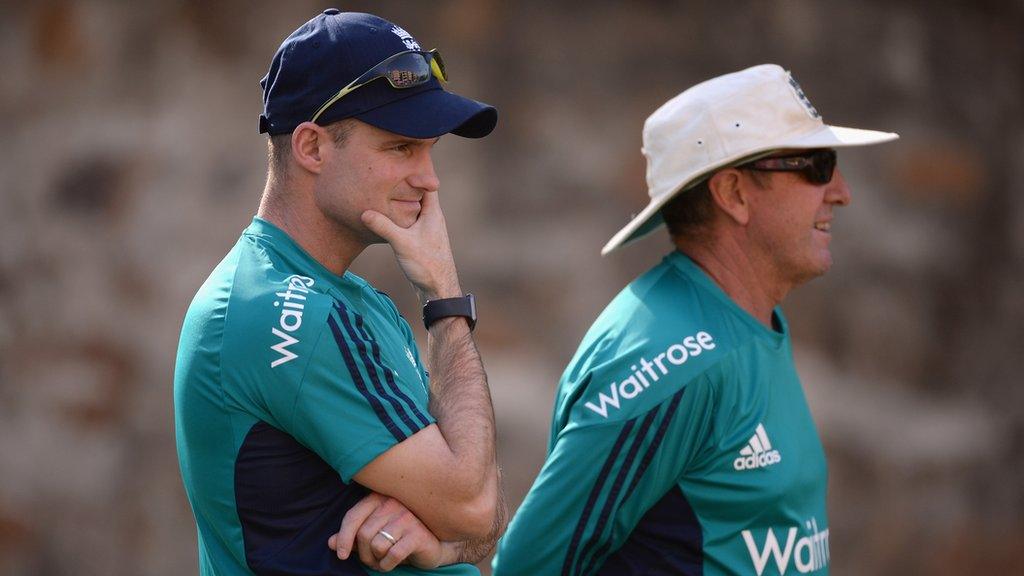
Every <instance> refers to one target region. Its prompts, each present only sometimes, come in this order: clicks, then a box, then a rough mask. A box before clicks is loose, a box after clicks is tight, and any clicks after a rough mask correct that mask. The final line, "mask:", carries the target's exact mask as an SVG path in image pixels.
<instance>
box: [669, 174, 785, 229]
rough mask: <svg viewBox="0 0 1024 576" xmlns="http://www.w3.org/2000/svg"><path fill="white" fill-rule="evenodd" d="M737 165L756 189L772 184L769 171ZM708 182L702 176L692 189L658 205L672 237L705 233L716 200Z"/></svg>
mask: <svg viewBox="0 0 1024 576" xmlns="http://www.w3.org/2000/svg"><path fill="white" fill-rule="evenodd" d="M736 168H739V169H740V170H743V171H745V172H746V173H747V174H750V178H751V180H753V181H754V185H755V186H757V187H758V188H760V189H762V190H765V189H768V188H770V187H771V174H770V173H762V172H758V171H756V170H746V169H744V168H743V167H742V166H736ZM712 176H714V174H712ZM710 181H711V177H708V178H705V179H704V180H703V181H702V182H700V183H699V184H697V185H696V186H694V187H693V188H690V189H689V190H684V191H682V192H679V193H678V194H676V197H675V198H673V199H671V200H669V201H668V203H666V204H665V205H664V206H662V207H661V217H662V219H663V220H665V226H667V227H668V233H669V234H670V235H671V236H672V237H673V238H698V237H700V236H701V235H702V234H704V233H706V232H707V225H708V224H710V223H711V219H712V218H713V217H714V215H715V201H714V200H713V199H712V198H711V188H710V186H709V185H708V183H709V182H710Z"/></svg>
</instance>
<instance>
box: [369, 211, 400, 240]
mask: <svg viewBox="0 0 1024 576" xmlns="http://www.w3.org/2000/svg"><path fill="white" fill-rule="evenodd" d="M359 218H360V220H362V221H363V224H365V225H366V227H367V228H369V229H370V232H373V233H374V234H376V235H377V236H380V237H381V238H383V239H385V240H387V241H388V242H391V240H392V239H394V238H395V236H396V235H397V234H398V233H399V231H400V230H402V228H401V227H399V226H398V225H397V224H395V223H394V222H392V221H391V219H390V218H388V217H387V216H385V215H383V214H381V213H380V212H377V211H376V210H367V211H366V212H363V213H362V215H360V217H359Z"/></svg>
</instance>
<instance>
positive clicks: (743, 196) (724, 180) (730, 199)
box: [708, 168, 750, 226]
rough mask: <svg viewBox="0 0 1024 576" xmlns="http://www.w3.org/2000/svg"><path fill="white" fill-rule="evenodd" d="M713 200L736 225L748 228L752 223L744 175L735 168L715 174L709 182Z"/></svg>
mask: <svg viewBox="0 0 1024 576" xmlns="http://www.w3.org/2000/svg"><path fill="white" fill-rule="evenodd" d="M708 189H709V190H710V191H711V199H712V201H714V203H715V205H716V206H718V207H719V208H720V209H721V210H722V212H724V213H725V214H726V216H728V218H729V219H731V220H732V221H733V222H735V223H736V224H739V225H740V226H746V225H747V222H749V221H750V199H749V198H747V194H748V191H747V190H748V188H747V187H746V186H743V175H742V174H741V173H740V171H739V170H737V169H735V168H725V169H722V170H719V171H718V172H715V175H714V176H712V177H711V179H710V180H708Z"/></svg>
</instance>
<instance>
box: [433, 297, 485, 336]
mask: <svg viewBox="0 0 1024 576" xmlns="http://www.w3.org/2000/svg"><path fill="white" fill-rule="evenodd" d="M451 316H464V317H465V318H466V321H467V322H469V329H470V330H471V331H472V330H473V328H476V299H475V298H474V297H473V295H472V294H466V295H465V296H459V297H457V298H439V299H437V300H430V301H429V302H427V303H426V304H424V305H423V325H424V326H425V327H426V328H427V330H430V327H431V325H433V324H434V322H437V321H438V320H440V319H442V318H449V317H451Z"/></svg>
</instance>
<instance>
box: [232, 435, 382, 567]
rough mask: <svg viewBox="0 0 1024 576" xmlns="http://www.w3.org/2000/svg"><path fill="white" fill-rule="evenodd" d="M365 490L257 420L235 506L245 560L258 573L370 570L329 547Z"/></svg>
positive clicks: (244, 451)
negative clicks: (349, 511)
mask: <svg viewBox="0 0 1024 576" xmlns="http://www.w3.org/2000/svg"><path fill="white" fill-rule="evenodd" d="M367 493H368V491H367V489H366V488H364V487H362V486H360V485H359V484H355V483H352V484H345V483H344V482H342V481H341V479H340V478H339V477H338V474H337V472H335V471H334V470H333V469H332V468H331V467H330V466H328V465H327V463H326V462H324V461H323V459H321V458H320V457H319V456H317V455H316V454H315V453H314V452H312V451H310V450H309V449H307V448H306V447H304V446H302V445H301V444H299V443H298V442H297V441H296V440H295V439H294V438H292V437H291V436H289V435H288V434H285V433H284V432H281V431H280V430H278V429H276V428H274V427H272V426H270V425H269V424H266V423H264V422H258V423H257V424H255V425H254V426H253V427H252V429H250V431H249V434H248V435H247V436H246V438H245V442H244V443H243V444H242V447H241V449H240V450H239V453H238V458H237V460H236V461H235V504H236V507H237V509H238V519H239V521H240V523H241V528H242V538H243V540H244V543H245V559H246V563H247V564H248V566H249V569H251V570H252V571H253V572H254V573H256V574H258V575H260V576H270V575H275V576H276V575H282V576H283V575H285V574H289V575H292V574H324V575H328V574H330V575H359V576H363V575H365V574H367V572H366V571H365V569H364V568H363V567H362V564H361V563H360V562H359V560H358V558H357V557H356V556H352V557H350V558H349V559H348V560H345V561H342V560H339V559H338V557H337V555H336V554H335V553H334V551H332V550H331V549H330V548H329V547H328V546H327V539H328V538H330V536H331V535H332V534H334V533H336V532H337V531H338V528H339V527H340V525H341V519H342V518H344V516H345V513H346V512H347V511H348V510H349V508H351V507H352V506H354V505H355V504H356V503H357V502H359V500H360V499H361V498H363V496H365V495H366V494H367Z"/></svg>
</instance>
